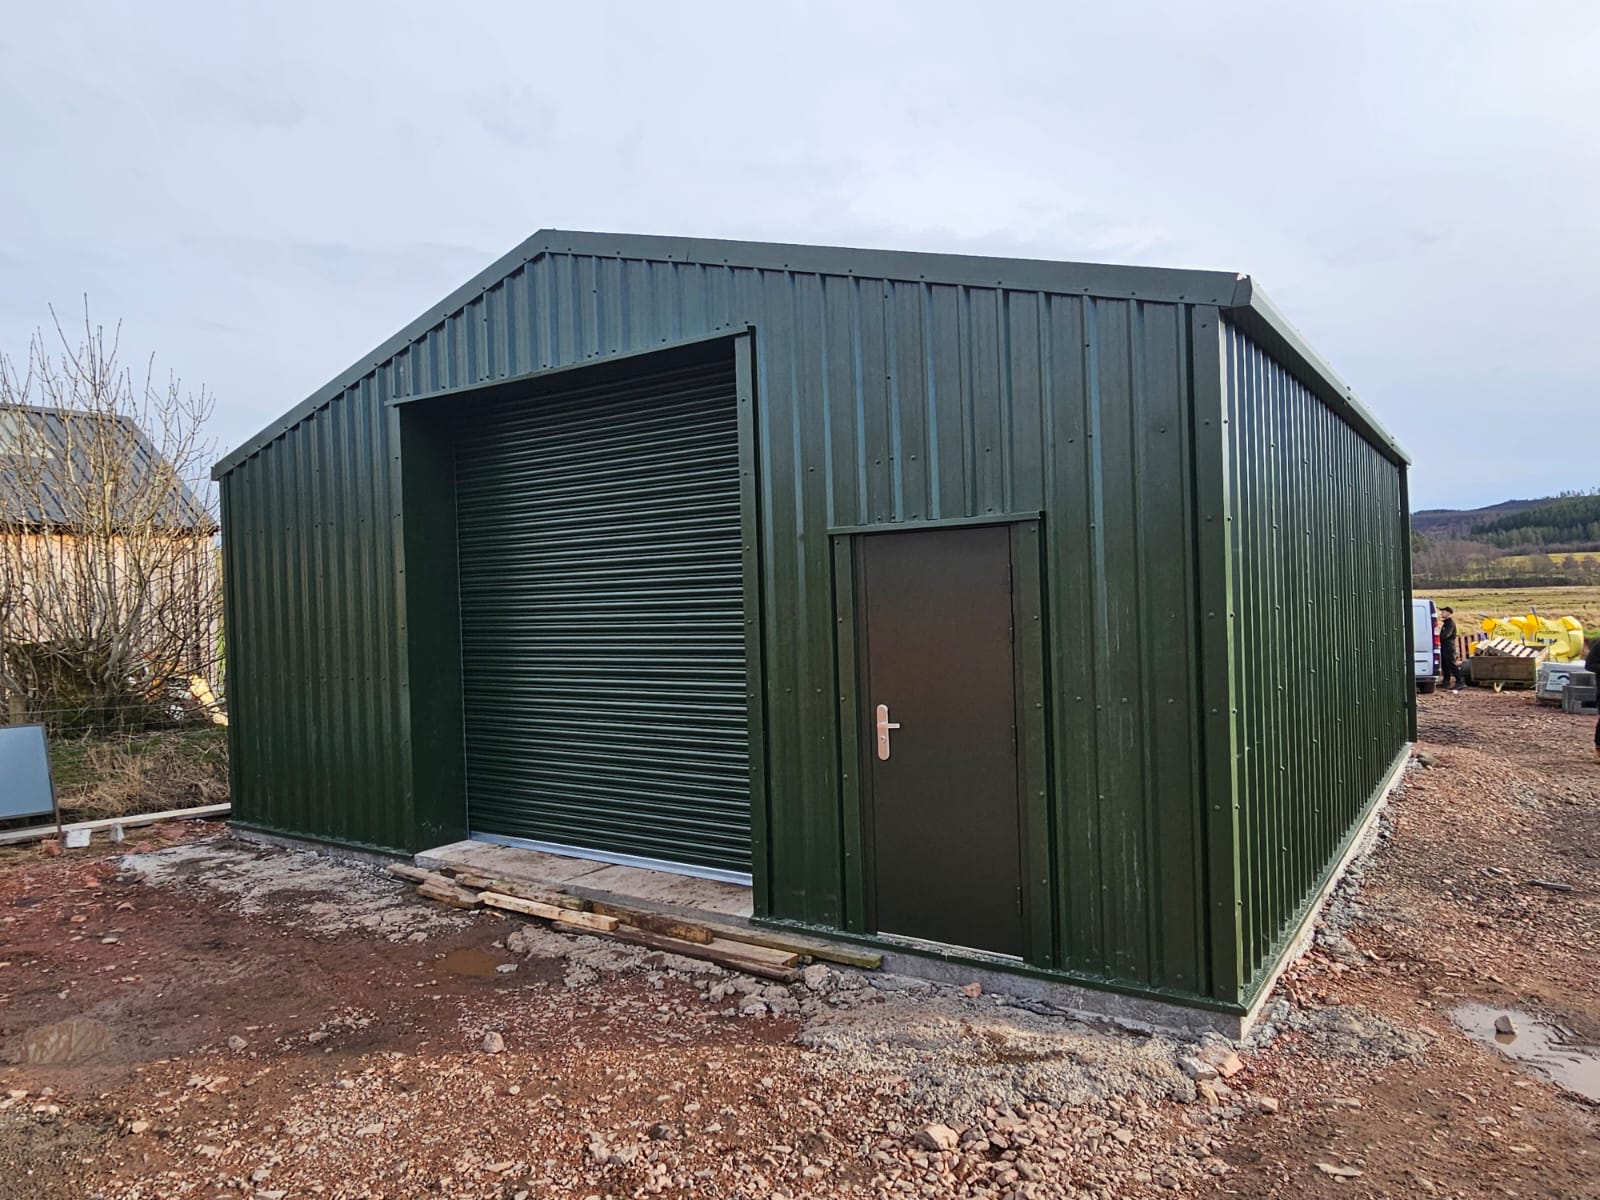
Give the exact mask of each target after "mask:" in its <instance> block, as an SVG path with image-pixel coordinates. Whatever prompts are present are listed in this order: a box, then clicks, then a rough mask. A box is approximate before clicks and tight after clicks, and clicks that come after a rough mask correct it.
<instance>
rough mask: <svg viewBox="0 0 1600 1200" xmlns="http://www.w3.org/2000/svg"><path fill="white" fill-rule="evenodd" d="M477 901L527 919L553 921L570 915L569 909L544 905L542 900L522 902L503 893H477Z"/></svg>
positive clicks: (518, 897)
mask: <svg viewBox="0 0 1600 1200" xmlns="http://www.w3.org/2000/svg"><path fill="white" fill-rule="evenodd" d="M478 899H479V900H481V901H482V902H483V903H484V904H486V905H487V906H488V907H490V908H499V909H504V910H505V911H506V912H514V913H522V914H523V915H524V916H529V917H543V918H544V919H545V920H546V921H554V920H556V919H558V918H560V917H565V916H569V915H572V910H571V909H566V908H561V907H560V906H558V905H555V904H546V903H544V901H542V900H524V899H523V898H522V897H521V896H507V895H506V894H505V893H503V892H479V893H478Z"/></svg>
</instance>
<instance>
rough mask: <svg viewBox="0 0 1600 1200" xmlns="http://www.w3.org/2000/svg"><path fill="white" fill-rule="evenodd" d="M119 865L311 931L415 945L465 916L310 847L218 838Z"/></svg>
mask: <svg viewBox="0 0 1600 1200" xmlns="http://www.w3.org/2000/svg"><path fill="white" fill-rule="evenodd" d="M118 866H119V867H120V868H121V870H122V871H123V873H124V877H125V878H133V879H137V880H139V881H140V882H142V883H146V884H149V885H151V886H153V887H162V886H169V887H170V886H179V887H188V888H193V889H199V890H203V891H206V892H211V893H213V894H215V895H218V896H220V897H222V898H223V900H224V901H225V902H226V903H227V904H228V905H229V906H230V907H232V908H233V910H234V911H235V912H239V913H242V914H244V915H245V916H258V917H267V918H269V919H271V920H273V921H274V922H276V923H278V924H280V925H285V926H288V927H290V928H294V929H303V930H307V931H309V932H312V933H327V934H336V933H343V932H346V931H348V930H349V929H351V928H356V929H363V930H366V931H368V932H369V933H374V934H377V935H379V936H382V937H386V938H388V940H389V941H392V942H399V941H406V940H410V941H418V942H419V941H421V940H423V939H424V938H425V937H426V936H427V935H428V934H429V933H430V932H434V931H438V930H443V929H455V928H459V927H460V926H462V925H463V924H465V920H466V919H465V918H464V917H462V916H461V915H460V912H459V911H458V910H456V909H453V908H446V907H444V906H443V905H441V904H421V903H417V902H416V901H415V900H414V899H413V897H412V894H411V888H410V887H409V886H407V885H405V884H402V883H399V882H397V881H396V880H393V879H391V878H389V877H388V876H387V875H384V874H383V873H382V872H380V871H379V870H378V869H377V868H376V867H368V866H363V865H358V864H355V863H349V862H340V861H339V860H337V859H333V858H330V857H328V856H327V855H325V854H317V853H315V852H313V851H309V850H281V849H278V848H277V847H274V846H253V845H249V844H248V843H245V842H240V841H236V840H234V839H231V838H216V839H213V840H211V841H207V842H185V843H182V844H180V845H176V846H170V847H168V848H166V849H164V850H152V851H149V852H148V853H144V854H129V855H125V856H123V857H122V858H121V859H120V860H118Z"/></svg>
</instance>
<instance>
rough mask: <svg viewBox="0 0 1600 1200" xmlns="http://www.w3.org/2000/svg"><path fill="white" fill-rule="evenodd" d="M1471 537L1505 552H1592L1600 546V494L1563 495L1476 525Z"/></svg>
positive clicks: (1502, 514)
mask: <svg viewBox="0 0 1600 1200" xmlns="http://www.w3.org/2000/svg"><path fill="white" fill-rule="evenodd" d="M1470 536H1471V537H1472V538H1474V539H1476V540H1478V541H1484V542H1488V543H1489V544H1490V545H1491V546H1499V547H1501V548H1502V549H1511V548H1515V547H1526V548H1528V549H1541V550H1549V549H1552V548H1555V547H1564V548H1566V549H1569V550H1590V549H1593V548H1594V546H1595V545H1596V544H1600V495H1595V494H1592V493H1591V494H1590V495H1587V496H1583V495H1569V496H1560V497H1558V498H1556V499H1554V500H1549V501H1546V502H1545V503H1543V504H1539V505H1536V506H1534V507H1533V508H1525V509H1522V510H1520V511H1517V512H1510V513H1501V514H1499V515H1498V516H1494V517H1490V518H1489V519H1488V520H1485V521H1482V522H1480V523H1478V524H1477V525H1474V526H1473V527H1472V530H1471V533H1470Z"/></svg>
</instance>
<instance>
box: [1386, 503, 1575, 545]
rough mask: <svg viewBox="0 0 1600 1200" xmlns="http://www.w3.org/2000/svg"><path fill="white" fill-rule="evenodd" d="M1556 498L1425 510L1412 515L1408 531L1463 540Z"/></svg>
mask: <svg viewBox="0 0 1600 1200" xmlns="http://www.w3.org/2000/svg"><path fill="white" fill-rule="evenodd" d="M1555 499H1556V497H1554V496H1547V497H1545V498H1544V499H1542V500H1502V501H1501V502H1500V503H1499V504H1490V505H1488V506H1487V507H1484V508H1425V509H1423V510H1422V511H1421V512H1414V513H1412V514H1411V528H1413V529H1415V530H1416V531H1417V532H1418V533H1420V534H1424V535H1426V536H1427V537H1430V538H1445V539H1457V540H1459V539H1464V538H1466V537H1467V535H1468V534H1469V533H1471V531H1472V529H1473V527H1474V526H1477V525H1481V524H1483V523H1484V522H1485V521H1492V520H1496V519H1498V518H1500V517H1506V516H1510V515H1512V514H1514V513H1520V512H1525V511H1526V510H1528V509H1530V508H1538V507H1539V506H1540V505H1542V504H1549V503H1551V502H1552V501H1553V500H1555Z"/></svg>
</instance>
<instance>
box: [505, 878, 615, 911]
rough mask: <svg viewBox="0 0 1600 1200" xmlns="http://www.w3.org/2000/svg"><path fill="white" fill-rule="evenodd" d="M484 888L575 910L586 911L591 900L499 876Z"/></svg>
mask: <svg viewBox="0 0 1600 1200" xmlns="http://www.w3.org/2000/svg"><path fill="white" fill-rule="evenodd" d="M482 890H483V891H486V892H498V893H500V894H501V895H502V896H520V897H521V898H522V899H524V900H537V901H538V902H539V903H540V904H553V905H554V906H555V907H557V908H566V909H571V910H573V911H574V912H584V911H586V910H587V909H588V908H589V902H588V901H587V900H585V899H584V898H583V897H582V896H569V895H567V893H566V892H562V891H557V890H556V889H554V888H546V887H539V886H537V885H535V884H531V883H521V882H519V881H518V880H515V879H504V878H501V877H499V876H496V877H495V878H494V879H491V880H490V881H489V884H488V886H486V887H485V888H483V889H482Z"/></svg>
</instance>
